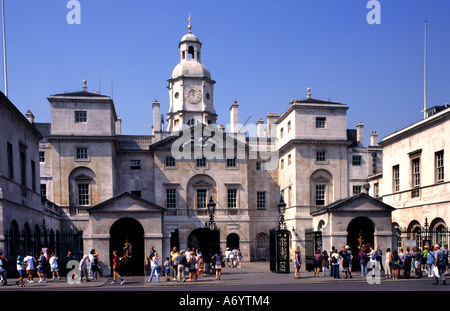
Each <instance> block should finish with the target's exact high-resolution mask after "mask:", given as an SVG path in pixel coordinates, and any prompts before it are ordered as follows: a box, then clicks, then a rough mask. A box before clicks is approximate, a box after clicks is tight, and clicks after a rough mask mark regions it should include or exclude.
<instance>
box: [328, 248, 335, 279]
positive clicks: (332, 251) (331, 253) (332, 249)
mask: <svg viewBox="0 0 450 311" xmlns="http://www.w3.org/2000/svg"><path fill="white" fill-rule="evenodd" d="M335 249H336V248H335V247H334V246H332V247H331V251H330V258H329V259H330V261H331V256H332V255H333V254H334V250H335ZM330 276H333V267H332V266H330Z"/></svg>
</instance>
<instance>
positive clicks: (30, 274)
mask: <svg viewBox="0 0 450 311" xmlns="http://www.w3.org/2000/svg"><path fill="white" fill-rule="evenodd" d="M23 261H24V262H25V263H26V264H27V268H26V271H27V275H28V279H27V282H28V283H34V280H33V273H34V265H35V262H36V259H34V257H33V256H32V255H31V252H28V255H27V256H26V257H25V258H24V259H23Z"/></svg>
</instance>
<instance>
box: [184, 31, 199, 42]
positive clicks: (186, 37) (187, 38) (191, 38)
mask: <svg viewBox="0 0 450 311" xmlns="http://www.w3.org/2000/svg"><path fill="white" fill-rule="evenodd" d="M184 41H194V42H198V43H200V40H199V39H198V38H197V36H196V35H194V34H192V33H188V34H187V35H184V36H183V38H181V41H180V42H184Z"/></svg>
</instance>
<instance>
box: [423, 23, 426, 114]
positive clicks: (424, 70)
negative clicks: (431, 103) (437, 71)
mask: <svg viewBox="0 0 450 311" xmlns="http://www.w3.org/2000/svg"><path fill="white" fill-rule="evenodd" d="M423 76H424V78H423V118H424V119H425V118H426V117H427V21H425V56H424V67H423Z"/></svg>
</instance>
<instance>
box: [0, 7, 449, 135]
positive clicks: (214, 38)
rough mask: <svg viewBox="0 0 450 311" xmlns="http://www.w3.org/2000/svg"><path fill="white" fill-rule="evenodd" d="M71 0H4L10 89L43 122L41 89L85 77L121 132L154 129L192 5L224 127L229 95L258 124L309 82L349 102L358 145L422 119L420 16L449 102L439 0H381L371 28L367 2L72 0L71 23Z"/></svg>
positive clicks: (323, 94)
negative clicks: (360, 133)
mask: <svg viewBox="0 0 450 311" xmlns="http://www.w3.org/2000/svg"><path fill="white" fill-rule="evenodd" d="M67 2H68V0H57V1H55V0H40V1H29V0H28V1H27V0H5V9H6V31H7V48H8V67H7V68H8V84H9V86H8V91H9V98H10V100H11V101H12V102H13V103H14V104H15V105H16V106H17V107H18V108H19V109H20V110H21V111H22V112H23V113H25V112H26V110H27V109H30V110H31V111H32V112H33V113H34V115H35V117H36V122H49V121H50V107H49V103H48V101H47V97H48V96H49V95H51V94H57V93H63V92H65V91H79V90H81V89H82V80H83V79H86V80H87V81H88V82H87V83H88V89H89V90H90V91H100V92H101V93H102V94H105V95H109V96H113V99H114V102H115V106H116V111H117V113H118V115H119V116H120V117H121V118H122V121H123V122H122V131H123V134H150V133H151V126H152V117H151V104H152V102H153V101H154V100H155V99H157V100H158V101H159V102H160V103H161V112H164V113H166V112H167V111H168V109H169V94H168V90H167V88H166V87H167V84H168V83H167V79H169V78H170V75H171V73H172V70H173V68H174V67H175V66H176V64H177V63H178V62H179V50H178V43H179V41H180V39H181V38H182V36H183V35H184V34H186V33H187V32H188V29H187V24H188V23H187V17H188V15H189V13H191V15H192V19H191V22H192V27H193V28H192V32H193V33H194V34H195V35H197V36H198V37H199V39H200V40H201V41H202V43H203V47H202V63H203V64H205V65H206V66H207V67H208V68H209V70H210V71H211V75H212V78H213V79H214V80H215V81H216V82H217V83H216V85H215V94H214V105H215V108H216V112H217V113H218V114H219V119H218V123H220V124H228V123H229V108H230V106H231V104H232V103H233V102H234V101H235V100H236V101H238V103H239V105H240V110H239V118H240V122H244V121H245V120H246V119H247V118H248V117H249V116H250V115H251V118H250V120H249V122H251V123H256V121H257V120H258V119H259V118H263V119H264V120H265V117H266V115H267V113H268V112H279V113H280V114H281V113H282V112H284V111H285V110H286V109H287V108H288V106H289V101H290V99H291V98H304V97H306V89H307V88H308V87H311V92H312V97H314V98H318V99H323V100H332V101H337V102H341V103H344V104H346V105H348V107H349V110H348V112H347V127H348V128H355V127H356V124H357V123H358V122H359V121H362V122H363V123H364V125H365V133H366V135H365V141H366V143H368V142H369V134H370V132H372V131H377V132H378V133H379V135H380V140H381V139H382V138H383V137H385V136H387V135H389V134H390V133H392V132H394V131H397V130H399V129H401V128H403V127H405V126H407V125H409V124H411V123H414V122H416V121H419V120H420V119H421V118H423V112H421V110H422V109H423V63H424V21H425V20H428V107H431V106H435V105H443V104H444V103H450V57H449V55H450V19H449V18H448V16H449V14H450V1H447V0H434V1H425V0H423V1H419V0H413V1H406V0H396V1H387V0H379V2H380V4H381V24H379V25H369V24H368V23H367V21H366V15H367V14H368V13H369V11H370V10H369V9H367V8H366V4H367V2H368V0H346V1H326V0H281V1H265V0H259V1H250V0H241V1H234V0H231V1H230V0H229V1H198V0H191V1H148V0H146V1H144V0H133V1H127V2H125V1H118V0H108V1H107V0H79V2H80V4H81V24H79V25H76V24H74V25H69V24H68V23H67V21H66V16H67V14H68V13H69V11H70V10H69V9H67V8H66V5H67ZM1 67H3V65H1ZM0 81H1V87H0V88H1V90H2V91H3V76H2V77H1V78H0Z"/></svg>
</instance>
